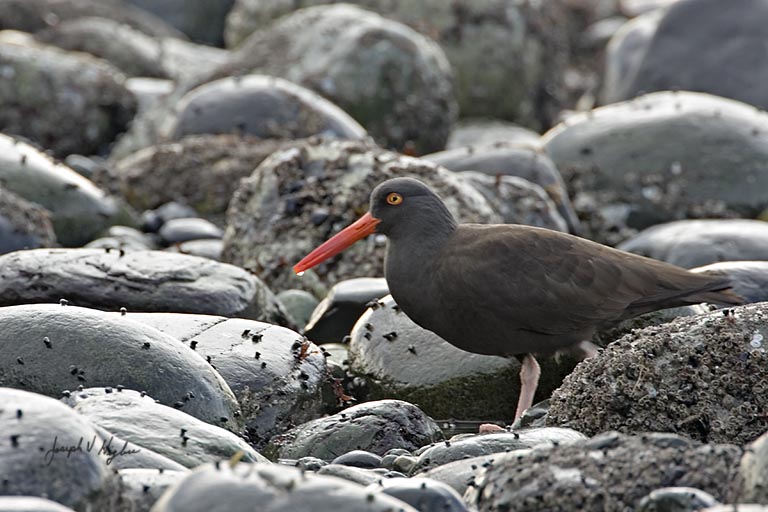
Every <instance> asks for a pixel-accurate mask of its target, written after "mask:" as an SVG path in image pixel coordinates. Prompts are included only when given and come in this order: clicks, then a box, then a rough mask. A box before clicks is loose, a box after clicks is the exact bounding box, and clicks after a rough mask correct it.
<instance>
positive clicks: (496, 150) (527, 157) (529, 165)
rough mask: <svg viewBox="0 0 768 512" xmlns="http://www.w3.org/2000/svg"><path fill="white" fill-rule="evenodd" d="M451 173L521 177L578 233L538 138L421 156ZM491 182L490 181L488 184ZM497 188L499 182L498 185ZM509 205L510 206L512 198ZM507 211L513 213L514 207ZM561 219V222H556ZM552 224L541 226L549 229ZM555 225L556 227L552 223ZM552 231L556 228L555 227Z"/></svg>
mask: <svg viewBox="0 0 768 512" xmlns="http://www.w3.org/2000/svg"><path fill="white" fill-rule="evenodd" d="M423 158H424V159H425V160H429V161H431V162H435V163H436V164H438V165H442V166H443V167H445V168H446V169H449V170H451V171H479V172H482V173H485V174H488V175H489V176H492V177H494V178H496V179H497V180H498V181H497V183H499V182H501V183H503V181H502V180H501V178H499V177H500V176H502V177H503V176H516V177H519V178H524V179H526V180H527V181H529V182H532V183H535V184H536V185H539V186H540V187H541V188H543V189H544V190H545V191H546V193H547V195H548V196H549V197H550V198H551V199H552V201H554V203H555V204H556V205H557V211H558V213H559V214H560V216H562V220H565V221H566V222H567V223H568V229H569V230H570V231H571V232H573V233H578V232H579V230H580V225H579V219H578V218H577V217H576V213H575V212H574V210H573V206H572V205H571V201H570V199H569V198H568V190H567V189H566V187H565V182H563V178H562V176H560V171H558V170H557V167H556V166H555V164H554V162H552V160H551V159H550V158H549V157H548V156H547V155H546V154H545V153H543V151H542V149H541V147H540V145H539V143H538V138H537V139H536V141H534V142H522V143H520V142H512V141H496V142H494V143H486V144H482V145H472V146H465V147H459V148H454V149H448V150H445V151H440V152H438V153H432V154H430V155H425V156H424V157H423ZM491 183H493V182H491ZM499 186H500V183H499ZM509 202H512V203H514V202H515V198H511V199H510V200H509ZM508 208H510V209H512V210H513V211H514V204H512V205H509V206H508ZM524 219H525V218H524V217H522V215H521V216H520V220H515V218H514V216H509V218H505V221H504V222H506V223H517V224H526V222H523V220H524ZM558 220H561V219H558ZM552 225H553V224H552V223H551V222H550V224H549V225H543V226H541V227H551V226H552ZM554 225H555V226H558V223H557V221H555V224H554ZM554 229H558V228H557V227H556V228H554Z"/></svg>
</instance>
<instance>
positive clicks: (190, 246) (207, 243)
mask: <svg viewBox="0 0 768 512" xmlns="http://www.w3.org/2000/svg"><path fill="white" fill-rule="evenodd" d="M223 248H224V242H222V241H221V240H220V239H219V240H216V239H208V240H189V241H187V242H181V243H180V244H176V245H175V246H173V247H169V248H168V249H167V250H168V251H171V252H180V253H182V254H189V255H192V256H199V257H201V258H208V259H209V260H214V261H221V251H222V250H223ZM278 300H279V299H278ZM280 302H282V301H280ZM286 314H289V315H290V312H289V311H287V310H286ZM291 318H293V317H291ZM292 322H293V325H301V324H300V323H299V322H296V321H293V320H292Z"/></svg>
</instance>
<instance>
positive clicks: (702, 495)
mask: <svg viewBox="0 0 768 512" xmlns="http://www.w3.org/2000/svg"><path fill="white" fill-rule="evenodd" d="M717 504H718V502H717V500H716V499H715V498H714V496H712V495H711V494H709V493H706V492H704V491H701V490H699V489H694V488H692V487H663V488H661V489H656V490H654V491H651V493H650V494H648V496H646V497H645V498H643V499H642V500H640V502H639V503H638V504H637V509H636V510H637V511H638V512H693V511H695V510H701V509H704V508H707V507H714V506H715V505H717Z"/></svg>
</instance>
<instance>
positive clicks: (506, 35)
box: [226, 0, 592, 132]
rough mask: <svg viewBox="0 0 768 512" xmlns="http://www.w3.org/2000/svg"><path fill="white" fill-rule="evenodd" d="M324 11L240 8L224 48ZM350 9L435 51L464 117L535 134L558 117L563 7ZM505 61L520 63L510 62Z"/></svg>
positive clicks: (245, 2)
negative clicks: (503, 122)
mask: <svg viewBox="0 0 768 512" xmlns="http://www.w3.org/2000/svg"><path fill="white" fill-rule="evenodd" d="M327 3H332V2H330V1H329V0H300V1H297V2H282V3H275V2H262V1H259V0H237V1H236V2H235V6H234V7H233V9H232V11H231V13H230V15H229V18H228V20H227V32H226V38H227V43H228V45H229V46H232V47H234V46H236V45H238V44H247V40H246V42H244V43H241V42H242V41H243V40H244V39H245V38H246V37H247V36H249V35H250V34H251V33H252V32H253V31H254V30H255V29H263V28H266V27H268V26H269V24H270V23H272V22H273V20H274V19H275V18H277V17H278V16H282V15H285V14H288V13H289V12H291V11H294V10H295V9H297V8H300V7H309V6H312V5H318V4H327ZM354 3H355V4H356V5H359V6H360V7H363V8H366V9H370V10H372V11H375V12H378V13H380V14H381V15H383V16H386V17H388V18H391V19H393V20H397V21H399V22H401V23H404V24H406V25H408V26H410V27H411V28H413V29H414V30H417V31H420V32H421V33H422V34H424V35H425V36H427V37H429V38H431V39H434V40H435V41H436V42H437V43H438V44H439V45H440V48H442V50H443V51H445V55H446V57H447V59H448V61H449V62H450V65H451V68H452V69H453V70H454V73H455V76H456V93H455V94H456V97H457V99H458V101H459V105H460V110H461V114H462V116H496V117H503V118H505V119H512V120H514V121H516V122H518V123H520V124H523V125H525V126H530V127H534V128H537V129H538V128H542V127H547V126H549V125H550V124H551V122H552V121H553V119H554V118H555V116H556V114H557V113H558V112H559V110H560V109H561V106H562V104H563V102H564V100H565V97H564V96H565V92H564V75H563V68H565V65H566V62H567V59H568V52H569V41H568V34H567V32H566V30H565V29H566V27H568V26H570V25H571V16H570V15H569V12H568V10H567V9H566V8H565V4H566V3H565V2H518V3H514V2H513V3H510V2H507V1H490V2H476V1H472V0H458V1H455V2H445V1H443V0H422V1H420V2H391V1H389V0H357V1H355V2H354ZM590 3H592V2H590ZM294 16H297V15H296V14H294ZM277 23H279V22H277ZM545 27H546V28H545ZM509 55H519V56H525V57H524V58H519V59H512V60H510V59H509ZM534 56H535V57H534ZM414 101H415V100H414ZM371 131H372V132H373V130H371Z"/></svg>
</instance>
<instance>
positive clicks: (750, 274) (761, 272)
mask: <svg viewBox="0 0 768 512" xmlns="http://www.w3.org/2000/svg"><path fill="white" fill-rule="evenodd" d="M691 271H692V272H701V273H703V274H725V275H727V276H728V277H729V278H730V279H731V285H732V286H733V291H734V292H735V293H736V294H737V295H739V296H740V297H743V298H744V300H745V301H747V302H763V301H766V300H768V261H721V262H719V263H711V264H709V265H704V266H703V267H696V268H692V269H691Z"/></svg>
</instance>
